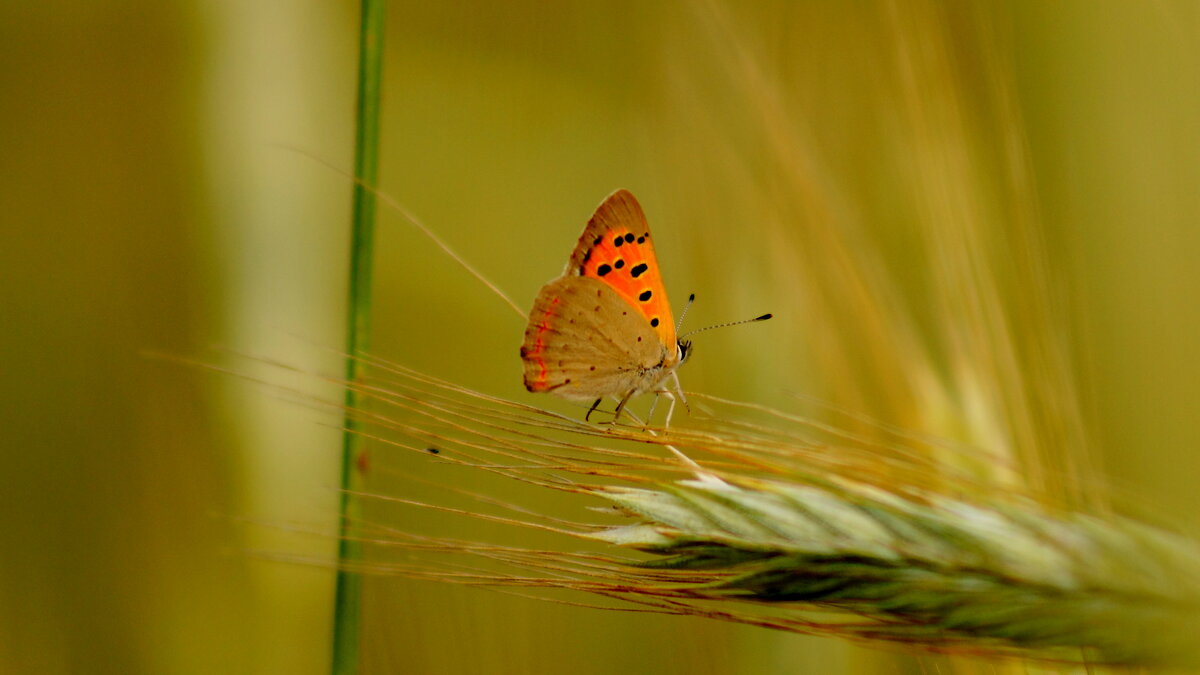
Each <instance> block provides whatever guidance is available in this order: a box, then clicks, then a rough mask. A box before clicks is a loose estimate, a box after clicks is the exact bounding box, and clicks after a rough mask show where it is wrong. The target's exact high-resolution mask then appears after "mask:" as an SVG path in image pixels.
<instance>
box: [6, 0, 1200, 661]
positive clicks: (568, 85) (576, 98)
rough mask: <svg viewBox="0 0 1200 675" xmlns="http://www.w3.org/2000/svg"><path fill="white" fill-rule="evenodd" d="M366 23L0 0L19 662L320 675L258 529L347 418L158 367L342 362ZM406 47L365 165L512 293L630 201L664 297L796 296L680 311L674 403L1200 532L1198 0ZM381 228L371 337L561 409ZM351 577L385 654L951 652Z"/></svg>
mask: <svg viewBox="0 0 1200 675" xmlns="http://www.w3.org/2000/svg"><path fill="white" fill-rule="evenodd" d="M356 30H357V6H356V5H355V4H353V3H320V2H268V3H254V2H229V1H225V2H204V3H201V2H196V3H189V2H174V3H157V2H142V1H128V2H116V1H104V0H100V1H97V2H86V3H74V2H45V3H5V4H4V5H3V6H2V7H0V64H2V67H0V101H2V105H0V128H2V129H3V139H4V143H3V152H2V153H0V190H2V191H3V192H2V200H0V204H2V206H0V209H2V210H0V223H2V224H3V238H2V239H0V275H2V276H0V279H2V281H3V283H2V284H0V321H2V322H3V326H4V329H5V330H4V331H3V333H2V334H0V354H2V355H3V364H4V365H3V366H2V367H0V374H2V380H0V396H2V397H3V405H2V406H0V433H2V434H3V435H2V437H0V438H2V445H0V448H2V452H3V459H4V463H3V469H2V470H3V473H2V477H3V489H0V500H2V502H0V503H2V504H3V507H2V509H0V519H2V520H0V537H2V539H0V547H2V549H0V550H3V555H2V556H0V561H2V562H0V565H2V567H0V572H2V573H0V671H3V672H30V673H33V672H37V673H68V672H69V673H84V672H87V673H91V672H96V673H108V672H111V673H212V672H220V673H284V672H286V673H320V672H325V671H326V670H327V658H328V647H327V635H328V630H329V622H330V607H331V589H332V577H331V573H330V571H329V570H328V569H327V568H324V567H321V566H303V565H295V564H285V563H279V562H271V561H267V560H263V559H261V558H259V557H256V556H255V555H254V553H255V552H256V551H261V550H265V551H289V552H293V553H295V554H297V555H303V556H312V557H315V558H317V559H325V560H327V559H328V556H329V555H330V553H331V552H332V550H333V546H332V543H331V541H330V540H329V539H328V538H323V537H311V536H304V535H302V534H297V533H293V532H290V531H289V528H290V527H291V526H295V528H297V529H315V530H321V531H329V528H330V527H331V526H332V523H333V519H334V514H333V509H334V507H335V504H336V493H335V485H336V476H337V467H336V462H337V457H338V451H339V450H338V434H337V432H336V430H335V429H333V428H332V427H333V426H336V424H337V420H336V418H331V417H330V416H329V415H328V414H327V413H321V412H319V411H313V410H311V409H309V408H308V407H306V406H304V405H298V404H297V403H296V402H295V401H294V400H291V399H294V398H296V396H281V395H278V394H276V393H273V392H271V391H270V390H266V391H264V389H263V388H261V387H256V386H254V385H252V384H250V383H247V382H245V381H242V380H239V379H237V378H231V377H227V376H221V375H216V374H213V373H209V372H205V371H203V370H202V369H198V368H193V367H190V366H186V365H181V364H178V363H173V362H170V361H163V360H159V359H155V358H151V357H148V355H147V353H148V352H149V353H159V354H167V355H174V356H183V357H191V356H195V357H197V358H199V359H200V360H202V361H205V362H207V363H221V360H222V359H223V358H224V357H223V356H222V355H221V354H220V353H219V352H214V351H213V348H214V347H222V348H228V349H231V350H235V351H239V352H245V353H249V354H252V355H256V356H260V357H266V358H271V359H278V360H281V361H286V362H288V363H292V364H296V365H298V366H300V367H302V368H304V369H305V370H307V371H308V372H310V373H311V372H316V373H326V374H336V373H337V372H339V362H338V358H337V355H336V350H337V349H338V348H339V347H340V340H341V331H342V325H343V319H342V311H343V295H344V284H345V282H344V278H345V262H346V239H347V225H346V222H347V219H348V215H349V193H350V186H349V183H348V181H347V180H346V179H345V176H344V172H345V171H346V170H348V168H349V167H350V164H351V152H352V143H353V129H352V115H353V97H354V76H355V63H354V58H355V40H356V34H355V33H356ZM387 39H388V44H387V49H388V52H387V53H388V60H387V65H386V68H385V78H386V84H385V94H384V96H385V99H384V106H385V107H384V148H383V159H382V169H381V173H382V176H383V179H382V180H383V182H382V186H381V187H382V189H383V190H384V191H385V192H387V193H388V194H390V195H392V196H394V197H395V198H396V199H398V200H399V201H400V202H401V203H403V204H404V205H405V207H406V208H408V209H409V210H411V211H412V212H413V213H414V214H417V215H418V216H420V217H421V218H422V219H423V220H424V222H426V223H427V224H429V225H430V226H431V227H433V228H434V229H436V230H437V231H438V232H439V233H441V234H442V235H443V236H444V237H445V238H446V239H447V240H448V241H449V242H450V243H451V244H452V245H454V246H455V247H456V248H457V249H458V250H459V252H460V253H461V254H462V255H463V256H464V257H465V258H467V259H468V260H471V261H473V262H474V263H475V264H477V266H478V267H479V268H480V269H481V270H482V271H483V272H484V273H486V274H488V275H490V277H491V278H492V279H493V280H494V281H496V282H497V283H498V284H499V285H500V286H501V287H503V288H504V289H506V290H507V291H508V292H509V293H511V294H512V295H513V296H514V297H515V298H516V299H517V301H518V302H519V303H521V304H522V305H525V304H527V303H528V302H529V301H530V300H531V299H532V298H533V296H534V294H535V293H536V291H537V289H538V287H539V286H540V285H541V284H542V283H544V282H545V281H546V280H548V279H550V278H551V277H553V276H555V275H556V274H558V273H559V271H560V270H561V267H562V265H563V264H564V262H565V260H566V258H567V255H568V253H569V251H570V247H571V246H572V245H573V243H574V241H575V239H576V237H577V236H578V231H579V229H580V228H581V227H582V225H583V223H584V222H585V220H586V218H587V216H588V215H589V214H590V212H591V209H592V208H593V207H594V206H595V205H596V204H597V203H598V202H599V201H600V199H601V198H603V197H604V196H605V195H606V194H608V193H609V192H611V191H612V190H613V189H615V188H617V187H626V188H629V189H631V190H632V191H633V192H634V193H635V194H637V195H638V196H639V198H640V199H641V200H642V202H643V205H644V207H645V208H646V211H647V213H648V215H649V218H650V221H651V224H652V226H653V227H654V228H655V234H656V236H657V241H658V243H659V248H660V250H659V256H660V258H661V262H662V265H663V267H664V270H665V272H666V275H667V276H666V278H667V285H668V289H669V290H670V291H671V292H672V296H673V299H674V300H675V303H676V306H679V305H680V304H681V299H682V298H683V297H684V296H686V294H687V293H688V292H690V291H694V292H696V293H697V295H698V298H699V300H698V304H697V305H696V307H695V308H694V309H693V313H692V314H691V315H690V316H691V318H690V319H689V323H690V324H691V325H694V326H699V325H704V324H708V323H715V322H718V321H724V320H731V319H737V318H743V317H748V316H754V315H757V314H759V313H762V312H764V311H775V312H776V313H777V315H778V316H779V318H778V319H777V320H776V321H774V322H771V323H768V324H763V325H762V326H758V327H755V328H745V329H737V330H732V331H728V332H724V333H717V334H713V335H711V337H709V336H705V337H704V338H703V340H702V341H701V342H700V343H699V344H698V351H697V353H696V358H695V360H694V361H693V362H691V363H689V365H688V367H687V369H686V370H685V371H684V378H683V379H684V383H685V386H686V387H687V389H689V390H695V391H700V392H706V393H712V394H717V395H721V396H728V397H740V398H745V399H750V400H754V401H757V402H762V403H767V404H770V405H780V406H785V407H787V406H791V405H793V404H794V403H795V399H794V398H792V397H791V395H790V393H799V394H801V395H804V396H811V397H816V398H819V399H821V400H825V401H829V402H832V403H833V404H835V405H837V406H841V407H844V408H845V409H848V410H855V411H859V410H861V411H863V412H869V413H871V414H874V415H877V416H880V417H882V418H884V419H886V420H888V421H892V422H896V423H900V424H905V425H907V426H912V427H916V428H920V429H922V430H926V431H933V432H936V433H941V434H946V435H950V436H955V437H957V438H959V439H960V440H964V441H968V442H973V443H979V444H985V445H989V446H990V445H993V442H994V444H995V445H999V446H1006V445H1011V447H1006V450H1008V451H1011V452H1013V453H1014V454H1016V455H1021V456H1024V457H1025V459H1026V461H1027V462H1031V463H1032V464H1036V462H1033V461H1032V460H1031V459H1030V458H1031V457H1032V458H1033V459H1034V460H1036V459H1038V458H1041V459H1042V460H1043V462H1044V465H1045V466H1048V467H1050V468H1049V469H1047V475H1050V476H1051V477H1050V478H1047V479H1044V480H1035V479H1033V478H1031V479H1030V481H1031V482H1032V483H1034V484H1037V485H1042V486H1046V485H1056V484H1057V485H1059V486H1063V485H1065V486H1067V488H1069V489H1070V490H1073V491H1076V492H1079V493H1082V494H1084V495H1096V494H1102V495H1108V494H1110V493H1111V494H1112V495H1114V501H1116V502H1118V503H1120V504H1121V505H1122V506H1123V507H1125V508H1129V509H1132V510H1134V511H1135V512H1137V513H1141V514H1143V515H1148V516H1151V517H1154V518H1155V519H1158V520H1161V521H1164V522H1167V523H1170V524H1175V525H1180V526H1183V527H1187V528H1193V529H1192V531H1194V528H1195V526H1196V525H1197V516H1196V514H1197V513H1200V509H1198V508H1197V507H1198V506H1200V496H1198V492H1197V491H1196V490H1195V487H1194V483H1195V479H1196V476H1197V475H1198V473H1197V453H1196V448H1197V447H1198V445H1200V444H1198V441H1200V424H1198V423H1197V421H1196V415H1197V404H1196V401H1197V400H1200V377H1198V375H1200V359H1197V358H1196V357H1195V348H1196V345H1197V344H1200V309H1198V308H1200V303H1198V302H1197V298H1198V297H1200V271H1198V265H1197V260H1200V227H1198V225H1200V190H1198V189H1197V186H1200V153H1198V152H1197V148H1200V114H1197V113H1198V111H1200V6H1198V5H1196V4H1195V3H1192V2H1158V3H1095V2H1082V1H1080V2H1065V3H1053V4H1047V3H1041V2H1015V3H1001V4H995V5H988V4H983V3H975V4H972V6H971V7H966V6H959V3H953V6H952V7H942V6H941V4H940V3H934V2H915V3H897V2H868V3H853V4H844V3H832V2H816V3H790V2H783V1H782V0H779V1H774V2H773V1H769V0H764V1H760V2H752V3H729V4H724V3H721V2H716V1H714V2H699V3H656V2H650V3H646V2H632V1H629V2H611V3H539V2H528V1H518V2H509V3H471V2H442V3H431V2H424V3H422V2H394V3H392V4H391V6H390V9H389V33H388V38H387ZM326 164H328V165H332V166H334V167H338V169H336V170H331V169H330V168H328V166H326ZM379 236H380V242H379V251H378V259H377V279H378V287H377V294H376V301H377V309H376V312H377V330H376V335H375V340H374V344H375V351H376V352H377V353H378V354H380V355H382V356H385V357H387V358H390V359H393V360H396V361H400V362H402V363H404V364H406V365H411V366H414V367H417V368H420V369H422V370H424V371H426V372H429V373H431V374H434V375H438V376H441V377H446V378H449V379H452V380H454V381H456V382H459V383H461V384H465V385H468V386H471V387H474V388H477V389H480V390H483V391H486V392H489V393H493V394H495V395H498V396H503V397H508V398H514V399H517V400H520V401H525V402H530V403H538V404H544V405H549V406H551V407H554V408H556V409H560V410H564V411H571V410H572V409H571V408H569V407H567V406H565V405H563V404H561V403H559V402H555V401H547V400H545V399H544V398H538V397H533V396H531V395H527V394H526V393H525V392H524V391H523V390H522V388H521V386H520V364H519V361H518V359H517V355H516V354H517V346H518V345H519V343H520V336H521V331H522V329H523V325H522V324H521V322H520V321H519V320H517V319H516V318H515V317H514V316H513V315H512V314H511V313H510V312H509V310H508V309H507V308H505V307H504V306H503V305H502V304H501V303H500V302H498V301H497V300H496V298H495V297H493V296H491V295H489V294H488V292H486V291H485V290H483V289H482V288H481V287H480V286H479V285H478V284H477V283H476V282H474V281H473V280H472V279H470V278H469V277H467V275H465V274H464V273H463V272H462V270H460V269H459V268H457V267H456V266H455V265H454V264H452V263H451V262H450V261H448V260H447V259H446V258H445V257H443V256H442V255H440V254H439V253H438V252H437V251H436V250H435V249H434V248H433V247H432V245H431V244H429V242H427V241H425V240H424V239H422V238H421V237H420V236H419V235H417V234H416V233H415V232H414V231H413V229H412V228H411V227H410V226H409V225H408V224H407V223H406V222H405V221H404V220H403V219H402V218H401V217H399V216H398V215H396V214H395V213H393V212H388V211H386V210H384V211H383V212H382V218H381V224H380V235H379ZM960 237H961V240H960ZM984 263H986V265H985V264H984ZM956 266H957V267H956ZM847 270H851V272H847ZM964 279H965V280H966V281H965V282H962V283H958V282H956V281H954V280H959V281H962V280H964ZM855 280H857V282H861V283H862V286H861V288H860V287H859V286H857V285H856V283H852V282H854V281H855ZM984 288H991V290H990V291H989V292H978V293H975V292H974V291H976V290H979V289H984ZM863 289H865V290H863ZM964 289H966V290H965V291H964ZM967 291H970V292H967ZM968 296H970V297H968ZM864 297H869V298H871V299H870V300H868V301H864V300H862V298H864ZM864 307H867V308H874V309H873V310H871V311H874V312H877V313H876V314H872V313H871V311H860V310H862V308H864ZM880 307H883V308H884V310H886V311H884V310H880V309H879V308H880ZM960 310H961V311H960ZM996 317H1000V318H999V319H997V318H996ZM997 321H1001V322H1002V323H1003V326H1002V327H1000V328H997ZM897 325H902V326H903V330H896V326H897ZM980 335H983V336H985V337H984V338H983V339H981V338H980V337H979V336H980ZM914 344H915V345H918V346H916V347H914V346H913V345H914ZM964 345H966V346H965V347H964ZM995 354H1000V355H1001V356H1000V357H994V355H995ZM913 355H920V357H919V358H917V357H914V356H913ZM1005 355H1007V356H1005ZM1009 357H1011V358H1009ZM984 362H986V365H978V364H980V363H984ZM964 364H966V365H965V366H964ZM234 367H235V368H236V369H237V371H238V372H239V373H243V374H247V375H251V376H254V375H255V374H256V373H257V369H258V368H259V367H260V365H256V364H255V363H253V362H250V363H247V362H244V361H243V362H238V364H237V365H235V366H234ZM964 373H969V375H964ZM922 378H926V379H922ZM316 380H317V378H313V377H311V376H308V377H305V376H298V377H296V378H295V379H294V380H292V381H287V382H285V385H286V386H287V387H289V388H291V389H292V390H293V391H304V392H309V393H312V394H314V395H317V396H324V397H330V396H336V395H337V392H336V390H332V389H330V388H329V387H323V386H322V385H320V384H319V383H318V382H317V381H316ZM929 382H935V383H937V384H935V385H934V386H930V385H929ZM1014 383H1015V384H1014ZM931 391H939V392H941V394H931V393H930V392H931ZM939 396H940V397H941V398H939ZM943 399H944V401H943V402H942V403H936V404H935V403H932V401H942V400H943ZM945 401H948V403H947V402H945ZM973 404H977V405H973ZM941 407H945V408H946V409H947V410H949V411H950V412H948V413H946V416H949V417H951V418H954V419H958V420H959V423H958V425H957V427H956V425H955V424H946V425H939V424H937V423H935V422H936V419H937V418H938V417H939V415H940V414H941V413H939V412H938V410H940V409H941ZM963 410H966V411H975V413H978V411H979V410H983V411H984V412H983V413H979V414H977V415H975V416H974V417H972V416H970V415H963V416H960V417H956V413H955V412H954V411H960V412H961V411H963ZM995 411H1000V412H998V413H996V412H995ZM962 420H967V422H962ZM964 428H965V429H964ZM1080 467H1083V468H1080ZM1059 472H1064V473H1059ZM399 489H403V488H399ZM1066 501H1070V500H1066ZM570 515H571V517H579V515H580V514H579V513H577V512H573V513H571V514H570ZM413 517H415V518H417V517H420V514H415V515H413ZM258 523H264V524H265V525H266V526H260V525H259V524H258ZM394 525H396V526H398V527H405V526H406V524H405V523H394ZM368 592H369V596H368V615H367V625H368V629H367V635H366V636H365V643H364V644H365V654H364V670H365V671H367V672H397V671H404V672H512V673H519V672H575V673H607V672H712V673H724V672H851V671H853V672H873V671H875V670H879V671H881V672H883V671H886V672H930V670H931V668H932V666H930V664H929V662H928V659H926V658H924V657H922V658H917V657H909V656H903V657H897V656H894V655H890V654H881V653H879V652H876V651H871V650H867V649H863V648H860V647H856V646H852V645H848V644H845V643H842V642H839V641H836V640H816V639H809V638H802V637H797V636H790V635H783V634H775V633H770V632H766V631H760V630H752V629H747V628H738V627H733V626H727V625H723V624H716V623H707V622H702V621H699V620H697V619H690V618H689V619H679V618H672V617H653V616H641V615H627V614H619V613H603V612H595V611H590V610H587V609H582V608H573V607H566V606H559V605H552V604H549V603H539V602H534V601H530V600H525V599H520V598H512V597H507V596H501V595H498V594H494V593H488V592H484V591H477V590H466V589H457V588H452V589H446V588H441V587H437V586H431V585H429V584H418V583H412V582H406V581H403V580H383V581H380V582H372V583H371V584H370V585H369V586H368Z"/></svg>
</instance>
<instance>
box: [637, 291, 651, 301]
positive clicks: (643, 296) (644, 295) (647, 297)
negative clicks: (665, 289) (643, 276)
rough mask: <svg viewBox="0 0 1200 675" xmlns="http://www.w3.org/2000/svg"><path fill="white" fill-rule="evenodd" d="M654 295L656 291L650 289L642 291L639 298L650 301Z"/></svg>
mask: <svg viewBox="0 0 1200 675" xmlns="http://www.w3.org/2000/svg"><path fill="white" fill-rule="evenodd" d="M652 295H654V293H652V292H650V291H642V294H641V295H639V296H638V300H641V301H642V302H650V297H651V296H652Z"/></svg>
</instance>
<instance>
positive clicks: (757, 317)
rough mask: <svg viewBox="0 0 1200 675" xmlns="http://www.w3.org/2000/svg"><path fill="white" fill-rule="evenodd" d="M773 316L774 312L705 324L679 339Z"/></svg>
mask: <svg viewBox="0 0 1200 675" xmlns="http://www.w3.org/2000/svg"><path fill="white" fill-rule="evenodd" d="M773 316H775V315H774V314H763V315H762V316H756V317H754V318H753V319H744V320H742V321H730V322H729V323H719V324H717V325H715V326H705V327H704V328H697V329H696V330H690V331H688V332H686V333H684V334H683V335H680V336H679V339H680V340H682V339H683V338H685V337H687V336H689V335H695V334H696V333H703V332H704V331H706V330H712V329H714V328H728V327H730V326H740V325H742V324H744V323H755V322H757V321H766V320H767V319H769V318H771V317H773Z"/></svg>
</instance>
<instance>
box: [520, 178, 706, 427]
mask: <svg viewBox="0 0 1200 675" xmlns="http://www.w3.org/2000/svg"><path fill="white" fill-rule="evenodd" d="M690 353H691V342H689V341H686V340H680V339H677V338H676V326H675V322H674V316H673V315H672V314H671V305H670V302H669V301H668V299H667V292H666V289H665V288H664V287H663V281H662V274H661V270H660V269H659V267H658V259H657V258H656V257H655V255H654V242H653V240H652V239H651V238H650V227H649V225H648V224H647V223H646V215H645V213H643V212H642V207H641V205H640V204H638V201H637V199H635V198H634V196H633V195H632V194H630V193H629V191H627V190H617V191H616V192H614V193H612V194H611V195H609V196H608V197H607V198H606V199H605V200H604V201H603V202H602V203H601V204H600V206H599V207H597V209H596V212H595V213H594V214H593V215H592V218H591V220H589V221H588V224H587V227H585V228H583V234H582V235H580V237H579V243H577V244H576V245H575V250H574V251H573V252H572V253H571V258H570V260H569V261H568V262H567V267H566V269H565V270H564V271H563V274H562V276H560V277H558V278H557V279H554V280H552V281H550V282H549V283H548V284H546V285H545V286H543V287H542V289H541V291H539V292H538V295H537V298H536V299H535V300H534V302H533V309H532V310H531V311H530V313H529V324H528V326H527V327H526V328H525V340H524V343H523V344H522V345H521V360H522V361H523V362H524V368H525V388H526V389H528V390H529V391H532V392H553V393H554V394H557V395H559V396H562V397H564V398H567V399H572V400H582V401H592V400H594V403H592V408H591V410H589V411H588V417H590V416H591V413H592V412H593V411H595V409H596V407H597V406H598V405H599V404H600V402H601V401H602V400H603V399H604V398H606V397H609V396H613V397H617V398H618V399H619V401H620V402H619V403H618V404H617V409H616V417H614V421H615V420H616V419H617V418H619V417H620V415H621V411H622V410H623V409H624V408H625V404H626V403H627V402H628V401H629V399H630V398H632V397H633V396H635V395H638V394H643V393H647V392H651V391H654V392H659V393H668V394H670V392H669V391H668V390H667V389H666V388H665V387H664V386H663V385H664V384H665V383H666V381H667V380H668V379H669V380H672V383H673V385H674V390H675V392H676V393H677V394H678V395H679V397H680V399H682V400H684V402H685V404H686V399H683V391H682V390H681V389H680V387H679V378H678V377H677V376H676V374H675V370H676V369H677V368H678V367H679V366H680V365H682V364H683V363H684V362H685V361H686V360H687V359H688V356H689V355H690ZM651 411H652V412H653V408H652V409H651ZM585 419H587V417H585ZM669 419H670V415H669V414H668V420H669Z"/></svg>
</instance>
